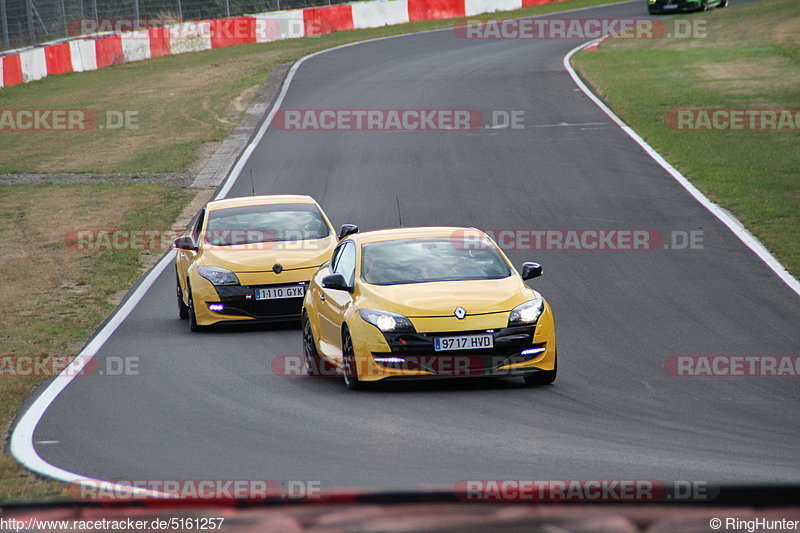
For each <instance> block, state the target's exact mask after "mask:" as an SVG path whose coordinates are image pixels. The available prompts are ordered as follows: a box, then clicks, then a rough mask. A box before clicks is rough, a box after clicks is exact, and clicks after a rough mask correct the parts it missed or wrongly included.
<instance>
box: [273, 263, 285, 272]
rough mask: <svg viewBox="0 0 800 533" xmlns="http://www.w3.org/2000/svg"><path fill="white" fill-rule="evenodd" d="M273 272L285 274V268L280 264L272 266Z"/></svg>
mask: <svg viewBox="0 0 800 533" xmlns="http://www.w3.org/2000/svg"><path fill="white" fill-rule="evenodd" d="M272 271H273V272H275V273H276V274H280V273H281V272H283V267H282V266H281V265H279V264H278V263H275V264H274V265H273V266H272Z"/></svg>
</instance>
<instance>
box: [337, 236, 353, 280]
mask: <svg viewBox="0 0 800 533" xmlns="http://www.w3.org/2000/svg"><path fill="white" fill-rule="evenodd" d="M332 271H333V272H334V273H335V274H341V275H343V276H344V279H345V280H346V281H347V283H348V284H350V285H352V284H353V280H354V278H355V273H356V246H355V244H353V243H352V242H345V243H344V244H343V245H342V249H341V251H340V252H339V254H338V255H337V257H336V264H334V265H333V270H332Z"/></svg>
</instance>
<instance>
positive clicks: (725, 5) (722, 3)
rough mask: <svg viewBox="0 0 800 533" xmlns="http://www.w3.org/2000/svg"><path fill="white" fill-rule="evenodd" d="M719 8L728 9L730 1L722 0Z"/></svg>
mask: <svg viewBox="0 0 800 533" xmlns="http://www.w3.org/2000/svg"><path fill="white" fill-rule="evenodd" d="M717 7H728V0H722V2H720V4H719V5H718V6H717Z"/></svg>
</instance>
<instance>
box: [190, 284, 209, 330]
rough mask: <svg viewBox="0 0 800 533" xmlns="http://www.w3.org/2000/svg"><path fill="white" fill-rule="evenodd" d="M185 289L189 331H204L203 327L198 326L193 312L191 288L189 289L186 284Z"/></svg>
mask: <svg viewBox="0 0 800 533" xmlns="http://www.w3.org/2000/svg"><path fill="white" fill-rule="evenodd" d="M186 288H187V289H189V305H187V307H188V311H189V329H190V330H192V331H203V330H204V329H205V326H201V325H200V324H198V323H197V315H196V314H195V312H194V298H192V288H191V287H189V285H188V284H187V285H186Z"/></svg>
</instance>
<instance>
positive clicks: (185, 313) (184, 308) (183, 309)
mask: <svg viewBox="0 0 800 533" xmlns="http://www.w3.org/2000/svg"><path fill="white" fill-rule="evenodd" d="M177 277H178V272H177V271H176V272H175V278H176V279H175V285H176V286H177V288H178V289H177V296H178V316H179V317H181V320H186V319H187V318H189V306H188V305H186V304H185V303H183V291H182V290H181V284H180V282H179V281H178V279H177Z"/></svg>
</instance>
